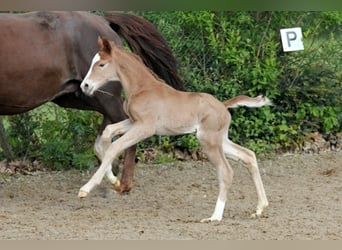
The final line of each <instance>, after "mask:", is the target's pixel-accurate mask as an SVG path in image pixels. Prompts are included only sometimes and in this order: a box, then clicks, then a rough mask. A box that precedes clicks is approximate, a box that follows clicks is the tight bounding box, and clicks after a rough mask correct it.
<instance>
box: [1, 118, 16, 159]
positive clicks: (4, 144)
mask: <svg viewBox="0 0 342 250" xmlns="http://www.w3.org/2000/svg"><path fill="white" fill-rule="evenodd" d="M0 146H1V148H2V149H3V151H4V154H5V157H6V158H7V160H9V161H12V160H13V159H14V157H13V153H12V150H11V146H10V145H9V144H8V141H7V138H6V133H5V128H4V124H3V123H2V117H1V116H0Z"/></svg>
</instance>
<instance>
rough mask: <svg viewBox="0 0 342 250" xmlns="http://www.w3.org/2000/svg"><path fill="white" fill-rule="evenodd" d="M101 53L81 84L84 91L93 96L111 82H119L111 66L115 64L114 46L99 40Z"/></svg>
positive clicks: (94, 60)
mask: <svg viewBox="0 0 342 250" xmlns="http://www.w3.org/2000/svg"><path fill="white" fill-rule="evenodd" d="M98 44H99V48H100V50H99V52H98V53H97V54H96V55H95V56H94V58H93V60H92V63H91V66H90V68H89V71H88V73H87V75H86V76H85V78H84V79H83V81H82V83H81V89H82V91H83V92H84V93H85V94H87V95H93V94H94V93H95V91H97V90H98V89H100V88H101V87H102V86H103V85H105V84H106V83H107V82H109V81H119V77H118V76H117V74H116V71H115V70H114V68H113V67H110V65H111V64H112V63H113V59H112V50H113V48H114V46H115V45H114V44H113V43H112V42H110V41H109V40H107V39H102V38H101V37H99V38H98Z"/></svg>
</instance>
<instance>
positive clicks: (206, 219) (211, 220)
mask: <svg viewBox="0 0 342 250" xmlns="http://www.w3.org/2000/svg"><path fill="white" fill-rule="evenodd" d="M221 220H222V219H219V218H217V219H214V218H204V219H202V220H201V223H210V222H213V221H218V222H220V221H221Z"/></svg>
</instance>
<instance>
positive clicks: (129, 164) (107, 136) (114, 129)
mask: <svg viewBox="0 0 342 250" xmlns="http://www.w3.org/2000/svg"><path fill="white" fill-rule="evenodd" d="M131 126H132V123H131V122H130V120H129V119H126V120H123V121H121V122H117V123H114V124H110V125H107V126H106V127H105V130H104V131H102V136H100V135H98V136H97V138H96V140H95V144H94V152H95V154H96V156H97V157H98V158H99V159H100V161H101V162H102V160H103V158H104V154H105V151H106V150H107V148H108V147H109V144H110V142H111V140H112V138H113V137H114V136H117V135H121V134H123V133H125V132H127V130H128V129H129V128H130V127H131ZM103 140H105V142H104V141H103ZM107 141H109V143H108V142H107ZM134 158H135V146H132V147H130V148H128V149H127V150H126V156H125V165H124V169H123V173H122V177H123V179H124V180H123V184H124V185H123V186H120V181H119V180H118V178H117V177H116V176H115V174H114V173H113V172H112V169H111V168H109V169H108V170H107V171H106V177H107V178H108V180H109V182H110V183H111V184H113V186H114V189H115V190H117V191H118V192H125V191H129V190H130V188H131V182H132V180H131V179H132V178H131V175H130V174H127V172H128V173H130V172H132V171H133V170H134V165H135V162H134ZM126 168H128V170H130V171H128V170H126Z"/></svg>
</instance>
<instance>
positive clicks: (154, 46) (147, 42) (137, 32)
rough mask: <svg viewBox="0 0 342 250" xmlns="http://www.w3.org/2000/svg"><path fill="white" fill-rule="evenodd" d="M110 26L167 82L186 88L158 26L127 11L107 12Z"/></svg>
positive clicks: (106, 17)
mask: <svg viewBox="0 0 342 250" xmlns="http://www.w3.org/2000/svg"><path fill="white" fill-rule="evenodd" d="M104 18H105V19H106V20H107V21H108V22H109V25H110V27H111V28H112V29H113V30H114V31H115V32H117V33H118V34H119V35H120V36H122V37H123V38H124V39H125V40H126V42H127V44H128V46H129V47H130V49H131V50H132V51H133V52H134V53H136V54H138V55H139V56H140V57H141V59H142V60H143V61H144V63H145V64H146V66H148V67H149V68H150V69H151V70H153V72H154V73H156V74H157V75H158V76H159V77H160V78H161V79H163V80H164V81H165V82H166V83H167V84H169V85H170V86H172V87H173V88H175V89H178V90H184V89H185V88H184V85H183V82H182V80H181V79H180V78H179V76H178V73H177V66H178V63H177V60H176V59H175V57H174V56H173V53H172V50H171V49H170V47H169V46H168V44H167V42H166V41H165V39H164V38H163V36H162V35H161V34H160V33H159V31H158V30H157V28H156V27H155V26H154V25H153V24H152V23H150V22H148V21H147V20H146V19H144V18H142V17H139V16H135V15H130V14H126V13H116V12H114V13H106V14H105V16H104Z"/></svg>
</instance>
